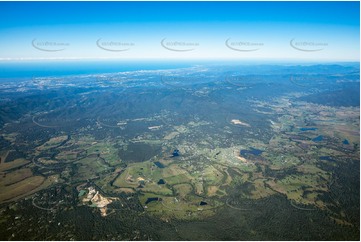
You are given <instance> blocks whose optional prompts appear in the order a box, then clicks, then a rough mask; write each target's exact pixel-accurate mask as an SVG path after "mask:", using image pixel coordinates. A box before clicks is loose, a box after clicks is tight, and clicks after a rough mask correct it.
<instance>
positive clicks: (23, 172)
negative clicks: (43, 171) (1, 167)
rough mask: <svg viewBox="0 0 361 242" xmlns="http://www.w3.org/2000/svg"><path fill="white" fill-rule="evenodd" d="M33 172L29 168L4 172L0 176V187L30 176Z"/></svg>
mask: <svg viewBox="0 0 361 242" xmlns="http://www.w3.org/2000/svg"><path fill="white" fill-rule="evenodd" d="M32 175H33V173H32V172H31V170H30V169H29V168H24V169H20V170H16V171H13V172H10V173H6V174H4V175H3V176H1V177H0V187H3V186H8V185H11V184H14V183H17V182H19V181H21V180H24V179H26V178H28V177H31V176H32Z"/></svg>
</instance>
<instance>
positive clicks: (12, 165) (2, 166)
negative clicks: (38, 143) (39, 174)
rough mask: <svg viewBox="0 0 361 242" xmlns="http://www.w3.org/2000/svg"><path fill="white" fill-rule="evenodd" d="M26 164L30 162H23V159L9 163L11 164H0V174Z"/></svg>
mask: <svg viewBox="0 0 361 242" xmlns="http://www.w3.org/2000/svg"><path fill="white" fill-rule="evenodd" d="M28 163H30V161H29V160H25V159H16V160H14V161H11V162H7V163H1V164H0V172H1V171H7V170H10V169H14V168H16V167H19V166H23V165H26V164H28Z"/></svg>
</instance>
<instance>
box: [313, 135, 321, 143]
mask: <svg viewBox="0 0 361 242" xmlns="http://www.w3.org/2000/svg"><path fill="white" fill-rule="evenodd" d="M322 140H323V136H322V135H319V136H317V137H316V138H313V139H312V141H314V142H320V141H322Z"/></svg>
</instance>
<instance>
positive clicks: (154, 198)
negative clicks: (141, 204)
mask: <svg viewBox="0 0 361 242" xmlns="http://www.w3.org/2000/svg"><path fill="white" fill-rule="evenodd" d="M158 199H159V198H158V197H148V199H147V201H145V204H148V203H150V202H154V201H158Z"/></svg>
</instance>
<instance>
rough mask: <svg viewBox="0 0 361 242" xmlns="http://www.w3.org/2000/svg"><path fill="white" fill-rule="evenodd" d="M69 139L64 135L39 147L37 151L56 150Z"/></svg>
mask: <svg viewBox="0 0 361 242" xmlns="http://www.w3.org/2000/svg"><path fill="white" fill-rule="evenodd" d="M67 138H68V136H67V135H62V136H58V137H54V138H51V139H50V140H48V141H47V142H45V143H44V144H43V145H41V146H39V147H37V148H36V150H37V151H44V150H48V149H51V148H54V147H56V146H58V145H60V144H61V143H62V142H64V141H65V140H67Z"/></svg>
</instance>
